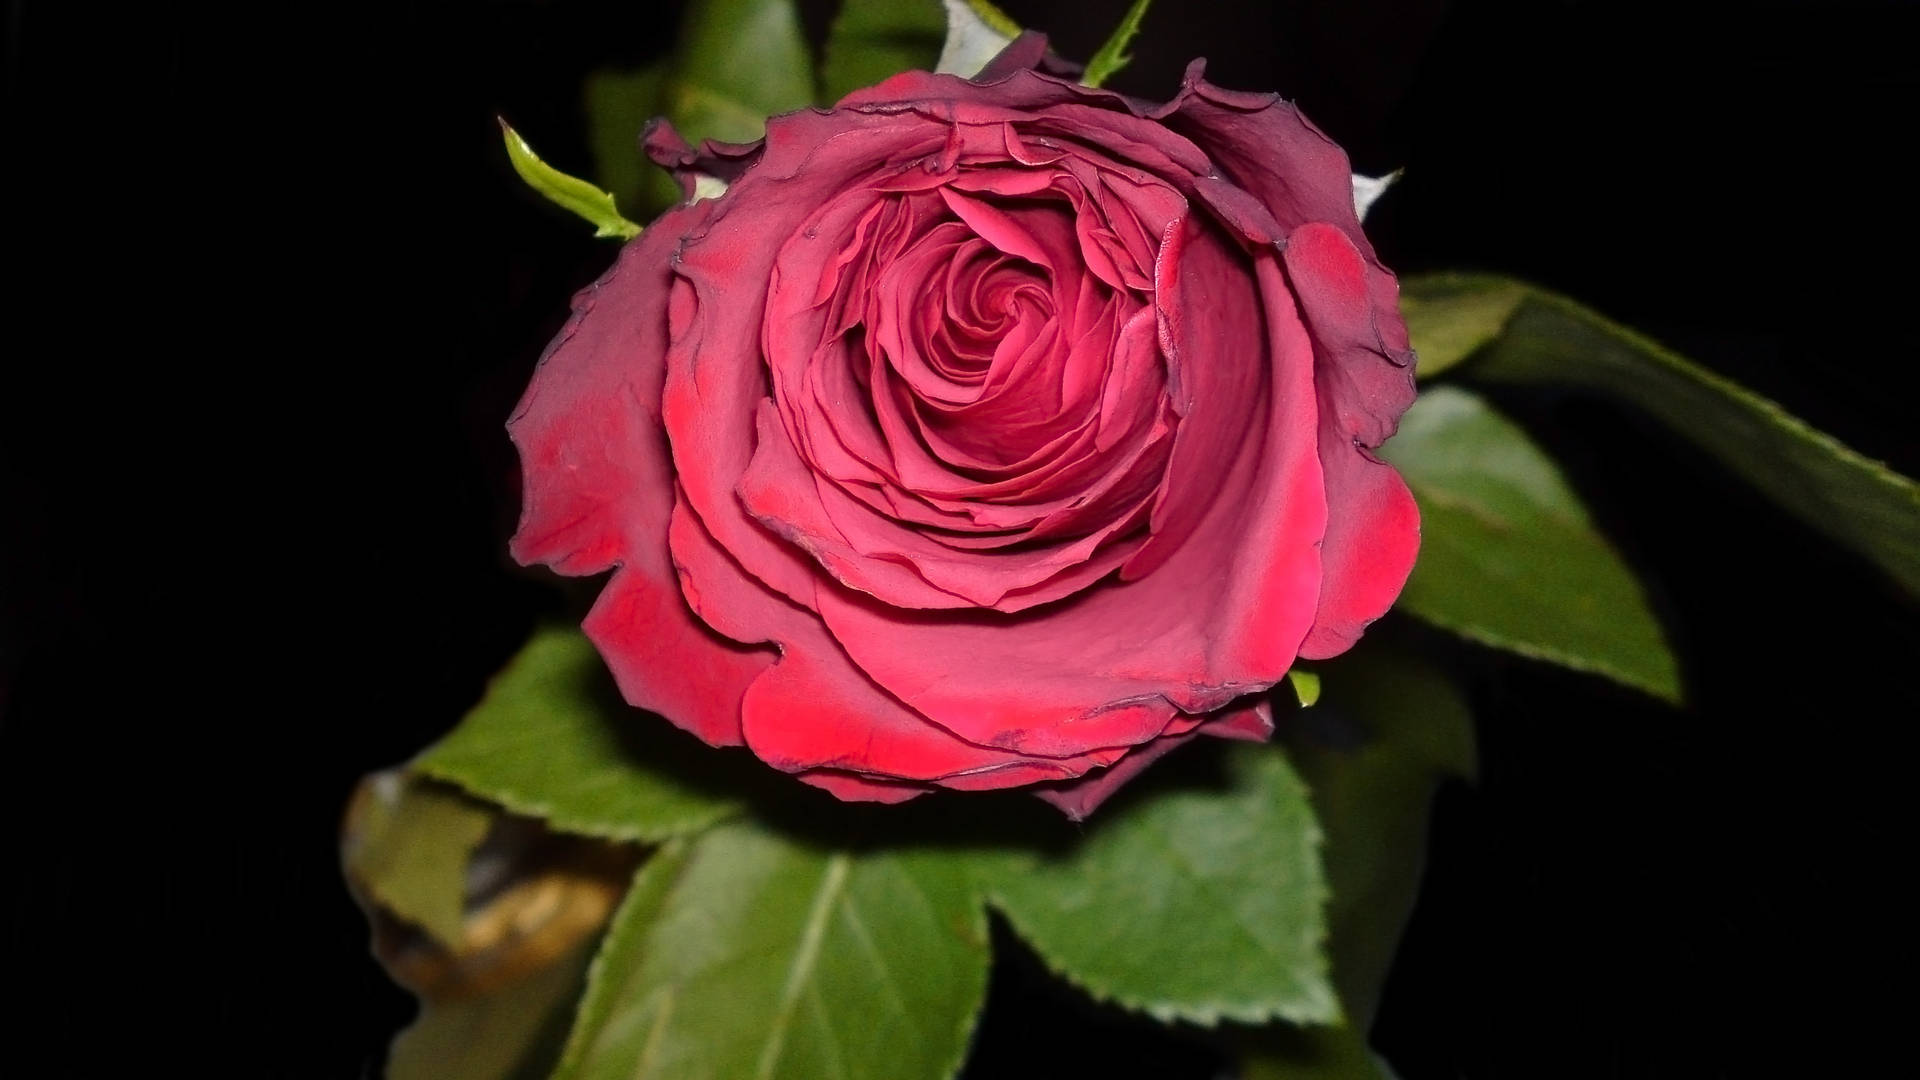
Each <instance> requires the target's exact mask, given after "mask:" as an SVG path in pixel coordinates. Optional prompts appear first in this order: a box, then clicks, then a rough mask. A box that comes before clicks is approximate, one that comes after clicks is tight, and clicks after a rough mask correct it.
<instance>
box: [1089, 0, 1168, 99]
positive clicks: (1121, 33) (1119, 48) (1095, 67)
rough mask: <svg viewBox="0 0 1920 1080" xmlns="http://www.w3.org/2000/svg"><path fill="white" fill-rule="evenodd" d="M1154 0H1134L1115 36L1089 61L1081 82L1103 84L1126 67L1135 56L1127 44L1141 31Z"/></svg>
mask: <svg viewBox="0 0 1920 1080" xmlns="http://www.w3.org/2000/svg"><path fill="white" fill-rule="evenodd" d="M1152 2H1153V0H1133V6H1132V7H1130V8H1128V9H1127V13H1126V15H1124V16H1122V17H1121V19H1120V25H1119V26H1116V27H1114V30H1113V36H1112V37H1109V38H1108V39H1107V42H1106V44H1104V45H1102V46H1100V50H1099V51H1098V52H1096V53H1094V54H1093V59H1091V60H1089V61H1087V71H1086V74H1084V75H1082V76H1081V77H1080V82H1081V83H1082V84H1083V85H1086V86H1101V85H1104V84H1105V83H1106V81H1107V80H1108V79H1110V78H1112V77H1113V76H1114V74H1115V73H1117V72H1118V71H1119V70H1120V69H1121V68H1123V67H1126V66H1127V64H1128V63H1129V62H1131V61H1132V60H1133V57H1132V56H1130V55H1128V53H1127V46H1129V45H1131V44H1133V39H1134V36H1135V35H1136V34H1138V33H1140V20H1141V19H1144V18H1146V15H1147V5H1148V4H1150V3H1152Z"/></svg>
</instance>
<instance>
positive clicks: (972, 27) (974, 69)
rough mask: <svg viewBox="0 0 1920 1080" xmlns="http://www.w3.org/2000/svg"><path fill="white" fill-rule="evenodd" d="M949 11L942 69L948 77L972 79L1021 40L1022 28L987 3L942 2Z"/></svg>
mask: <svg viewBox="0 0 1920 1080" xmlns="http://www.w3.org/2000/svg"><path fill="white" fill-rule="evenodd" d="M941 3H942V4H944V5H945V7H946V9H947V40H946V42H945V44H943V45H942V46H941V48H940V60H939V67H937V68H936V69H935V70H937V71H944V72H946V73H947V74H949V75H959V76H961V77H962V78H969V79H970V78H972V77H973V76H975V75H978V74H979V73H980V69H981V68H984V67H986V66H987V61H989V60H992V59H993V58H994V57H996V56H998V55H1000V50H1002V49H1004V48H1006V47H1007V46H1008V45H1011V44H1012V43H1013V39H1014V38H1017V37H1019V36H1020V25H1019V24H1018V23H1016V22H1014V21H1013V20H1012V19H1009V18H1008V17H1007V14H1006V12H1004V11H1001V10H1000V9H999V8H997V7H994V6H993V5H992V4H991V3H988V0H941Z"/></svg>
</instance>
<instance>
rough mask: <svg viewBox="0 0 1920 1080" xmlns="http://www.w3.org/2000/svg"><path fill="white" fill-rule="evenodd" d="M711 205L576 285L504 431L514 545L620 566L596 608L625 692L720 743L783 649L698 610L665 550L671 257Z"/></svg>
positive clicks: (520, 554)
mask: <svg viewBox="0 0 1920 1080" xmlns="http://www.w3.org/2000/svg"><path fill="white" fill-rule="evenodd" d="M708 213H709V210H708V207H707V204H705V203H697V204H694V205H693V206H690V207H687V208H684V209H676V210H671V211H669V212H668V213H667V214H666V215H664V216H663V217H662V218H661V219H660V220H659V221H658V222H657V223H656V224H655V226H654V228H652V229H649V230H648V231H647V232H645V233H642V234H641V236H640V238H639V239H637V240H635V241H634V242H633V243H631V244H628V245H627V246H626V248H625V249H623V250H622V251H621V253H620V258H619V260H618V261H617V262H616V263H615V264H614V267H613V269H611V270H609V271H608V272H607V274H606V275H605V276H603V277H602V278H601V279H600V280H599V281H597V282H595V283H594V284H593V285H591V286H589V287H588V288H586V289H585V290H582V291H581V293H580V294H579V295H578V296H576V297H575V298H574V313H573V318H572V319H571V320H570V321H569V322H568V323H567V326H566V328H565V329H564V330H562V331H561V333H560V336H559V337H558V339H556V340H555V342H554V343H553V345H551V346H549V347H548V349H547V352H546V354H545V355H544V356H543V357H542V358H541V360H540V365H539V367H538V369H537V370H536V371H535V373H534V377H533V382H532V384H531V385H530V386H529V387H528V388H527V392H526V395H525V396H524V397H523V398H522V399H521V401H520V405H519V407H518V408H517V409H516V410H515V411H514V415H513V418H512V419H511V420H510V421H508V423H507V430H508V432H509V434H510V435H511V437H512V439H513V442H514V444H515V445H516V446H517V447H518V448H519V450H520V459H521V467H522V469H523V471H524V474H525V484H524V492H525V494H524V506H523V509H522V512H521V517H520V526H519V529H518V530H517V531H516V532H515V533H514V537H513V541H512V545H511V550H512V553H513V556H514V558H515V559H517V560H519V561H520V562H522V563H526V564H532V563H545V564H547V565H549V566H551V567H553V568H554V569H555V570H557V571H559V572H560V573H563V574H574V575H584V574H595V573H599V572H601V571H603V570H605V569H607V568H608V567H613V566H617V567H619V569H618V571H617V572H616V573H615V574H614V576H613V580H612V581H611V582H609V583H608V585H607V587H606V590H605V591H604V592H603V593H602V594H601V596H600V599H599V601H598V602H597V603H596V604H595V605H594V608H593V611H592V613H591V614H590V615H589V616H588V618H587V623H586V628H587V633H588V636H589V637H591V638H592V639H593V641H594V644H595V645H596V646H597V647H598V648H599V650H600V653H601V655H602V656H603V657H604V658H605V659H606V661H607V665H608V667H609V668H611V669H612V671H613V674H614V678H615V680H616V681H617V682H618V684H619V686H620V690H621V692H622V694H623V695H624V696H625V697H626V699H627V700H628V701H629V702H631V703H632V704H634V705H636V706H639V707H641V708H645V709H651V710H653V711H655V712H658V713H661V714H662V715H664V716H666V717H667V718H668V719H670V720H672V721H673V722H674V723H676V724H678V725H680V726H681V727H683V728H686V729H687V730H689V731H691V732H693V733H694V734H696V735H698V736H699V737H701V738H702V739H705V740H706V741H708V742H710V743H713V744H715V745H728V744H737V743H739V742H740V741H741V736H740V700H741V697H742V695H743V694H744V693H745V691H746V687H747V685H748V684H749V683H750V682H752V681H753V679H754V678H755V677H756V676H757V675H758V674H759V673H760V672H761V671H762V670H764V669H765V668H766V667H767V666H768V664H770V663H771V662H772V660H773V656H772V654H771V653H770V652H768V651H767V650H765V649H761V648H750V647H746V646H741V645H737V644H735V643H734V642H731V641H727V640H726V639H724V638H722V637H721V636H720V635H718V634H715V633H714V632H713V631H712V630H711V629H709V628H708V627H707V626H706V625H705V624H704V623H702V622H701V621H700V620H699V619H697V618H695V617H694V615H693V613H692V612H691V611H690V610H689V609H688V607H687V604H686V602H685V601H684V600H683V599H682V598H681V595H680V590H679V583H678V580H677V578H676V575H675V573H674V570H673V566H672V564H671V563H670V561H669V559H668V552H667V528H668V518H669V515H670V514H671V512H672V508H673V473H672V469H671V468H670V466H669V463H668V452H667V447H666V442H665V439H664V437H663V435H662V432H661V422H660V416H659V412H658V405H657V404H656V403H657V402H658V401H659V397H660V386H661V381H662V371H663V355H664V353H665V351H666V344H667V342H666V337H667V333H666V297H667V277H668V269H667V259H668V255H669V254H670V253H671V251H672V248H673V245H674V243H675V238H676V237H677V235H678V233H679V231H680V230H682V229H686V228H690V227H693V226H694V225H697V224H698V223H699V222H700V221H701V220H703V219H704V218H705V217H706V216H707V215H708Z"/></svg>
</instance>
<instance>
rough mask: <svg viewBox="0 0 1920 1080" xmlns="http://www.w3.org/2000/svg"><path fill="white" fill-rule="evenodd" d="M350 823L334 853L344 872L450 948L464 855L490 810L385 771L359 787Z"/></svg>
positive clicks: (460, 916)
mask: <svg viewBox="0 0 1920 1080" xmlns="http://www.w3.org/2000/svg"><path fill="white" fill-rule="evenodd" d="M351 821H352V827H351V828H350V829H349V830H348V832H347V837H346V842H345V846H344V849H343V851H342V853H341V854H342V860H343V862H344V864H345V866H344V869H345V870H346V874H347V876H348V877H349V878H350V879H352V881H353V882H354V884H355V885H357V886H358V887H360V888H362V889H364V890H366V892H367V894H369V895H370V896H371V897H372V899H373V900H374V901H376V902H377V903H378V904H379V905H380V906H381V907H384V908H386V909H387V910H388V911H389V912H392V913H393V914H394V915H396V916H398V917H400V918H401V919H404V920H406V921H407V922H410V923H413V924H414V925H416V926H418V927H420V928H421V929H422V930H425V931H426V932H427V933H428V934H429V935H431V936H432V937H434V938H435V939H437V940H438V941H440V942H441V943H442V944H445V945H448V946H450V947H451V946H457V945H458V944H459V942H460V938H461V925H462V922H463V920H464V917H465V904H466V882H467V860H468V859H469V858H470V857H471V856H472V855H473V852H474V849H475V848H477V847H479V846H480V841H482V840H484V839H486V835H487V830H488V829H490V828H492V827H493V813H492V812H491V811H489V810H488V809H487V808H486V807H485V806H483V805H481V804H479V803H476V802H474V801H473V800H471V799H469V798H467V797H466V796H464V795H462V794H460V793H459V792H457V791H453V790H450V789H448V788H444V787H441V786H440V785H438V784H430V783H426V782H424V781H421V780H417V779H414V778H412V777H408V776H406V775H404V774H402V773H399V772H388V773H381V774H379V775H377V776H373V777H370V778H369V779H368V781H367V782H366V783H365V784H364V785H363V786H362V788H361V789H360V793H359V794H357V795H356V797H355V802H354V809H353V815H352V818H351Z"/></svg>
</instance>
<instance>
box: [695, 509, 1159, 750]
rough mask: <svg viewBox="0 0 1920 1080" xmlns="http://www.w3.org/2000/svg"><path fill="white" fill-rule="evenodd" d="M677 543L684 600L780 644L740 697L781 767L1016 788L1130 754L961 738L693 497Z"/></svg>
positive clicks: (755, 741)
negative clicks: (764, 581) (788, 589)
mask: <svg viewBox="0 0 1920 1080" xmlns="http://www.w3.org/2000/svg"><path fill="white" fill-rule="evenodd" d="M672 547H673V559H674V563H675V565H676V566H677V567H678V568H679V570H680V572H681V574H682V575H683V576H684V577H685V579H686V581H687V582H688V585H689V588H688V590H687V599H688V601H689V602H690V603H691V604H692V605H693V607H694V610H695V611H696V612H698V613H699V615H700V616H701V617H702V618H703V619H705V620H707V621H708V622H709V623H711V624H712V625H713V627H714V628H715V629H717V630H720V631H721V632H723V633H725V634H727V635H729V636H734V637H739V638H744V639H750V640H762V641H771V642H773V643H775V644H776V645H778V646H779V648H780V653H781V656H780V659H779V661H778V662H777V663H775V664H773V665H772V666H771V667H769V668H765V669H764V670H762V671H761V672H760V673H759V676H758V678H756V679H755V680H754V682H753V684H752V686H750V687H749V688H748V689H747V692H746V696H745V700H744V702H743V703H742V706H741V716H742V729H743V732H744V734H745V737H746V743H747V745H748V747H750V748H751V749H752V750H753V752H754V754H755V755H756V756H757V757H759V758H760V759H761V760H763V761H765V762H767V763H768V764H770V765H773V766H774V767H776V768H779V769H782V770H785V771H787V772H805V771H808V770H815V769H829V770H836V771H840V772H849V773H857V774H859V775H861V776H864V777H868V778H879V779H892V780H913V781H923V782H930V783H938V784H941V785H943V786H964V787H968V788H983V787H1019V786H1023V785H1025V784H1030V783H1033V782H1035V781H1037V780H1058V779H1063V778H1066V777H1072V776H1077V775H1079V774H1081V773H1083V772H1085V771H1086V770H1087V769H1090V768H1093V767H1095V766H1096V765H1103V764H1106V763H1108V762H1111V761H1113V760H1116V759H1117V758H1118V757H1119V756H1120V755H1121V754H1122V753H1124V751H1125V748H1124V747H1122V746H1089V747H1081V748H1078V752H1076V753H1074V754H1070V755H1059V756H1055V757H1051V758H1038V757H1029V756H1026V755H1022V754H1018V753H1013V752H1009V751H1007V750H1004V749H999V748H992V747H985V746H979V745H976V744H972V743H968V742H966V741H964V740H962V739H959V738H956V737H955V736H954V735H953V734H951V733H950V732H948V731H947V730H945V729H943V728H941V727H940V726H939V725H937V724H933V723H931V722H929V721H928V720H927V719H926V718H924V717H922V716H920V715H918V714H916V713H914V712H913V711H912V710H911V709H908V708H906V707H905V706H903V705H902V704H901V703H900V702H899V701H898V700H896V699H894V698H892V697H890V696H889V695H887V694H886V693H885V692H884V691H883V690H881V689H880V688H879V687H877V686H875V685H874V683H873V681H872V680H871V679H868V678H867V677H866V676H865V675H864V674H862V673H861V672H860V670H859V669H858V668H856V667H854V666H853V664H852V663H851V662H850V661H848V659H847V657H846V654H845V653H843V652H842V651H841V650H840V648H839V647H838V646H837V645H836V644H835V643H834V641H833V639H832V638H831V637H829V636H828V635H827V633H826V630H825V628H824V627H823V626H822V625H821V623H820V620H819V619H818V618H817V617H815V616H814V615H813V614H812V613H811V612H809V611H807V610H805V609H804V608H801V607H799V606H797V605H795V604H793V603H791V602H790V601H788V600H786V599H785V598H783V597H780V596H777V595H775V594H774V593H772V592H770V591H768V590H767V589H766V588H765V587H764V586H762V585H761V584H760V583H759V582H758V581H756V580H755V579H754V578H753V577H752V576H750V575H748V574H746V573H745V572H743V571H742V569H741V568H740V566H739V564H738V563H736V562H734V561H733V560H732V559H731V558H730V557H729V556H728V554H727V552H726V551H724V550H723V549H722V548H721V547H720V546H719V544H717V543H716V542H715V538H714V537H713V535H712V534H711V533H710V532H708V531H707V530H706V529H705V527H704V526H703V524H702V522H701V521H700V519H699V518H698V517H697V516H696V515H695V514H694V513H693V512H692V509H691V507H690V506H687V505H685V504H683V505H681V506H680V507H679V508H677V509H676V511H675V513H674V515H673V522H672Z"/></svg>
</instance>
